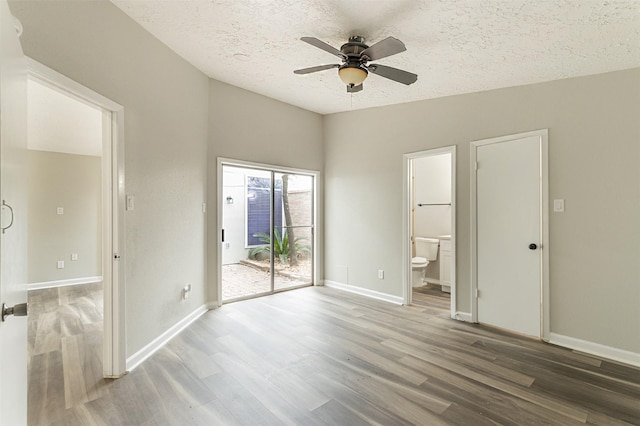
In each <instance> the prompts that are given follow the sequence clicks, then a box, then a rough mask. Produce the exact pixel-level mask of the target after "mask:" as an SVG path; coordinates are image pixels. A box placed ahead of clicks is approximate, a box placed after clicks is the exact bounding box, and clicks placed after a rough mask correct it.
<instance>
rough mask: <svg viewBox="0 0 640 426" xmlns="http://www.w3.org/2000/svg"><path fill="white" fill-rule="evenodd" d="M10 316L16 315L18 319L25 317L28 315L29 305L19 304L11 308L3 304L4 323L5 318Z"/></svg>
mask: <svg viewBox="0 0 640 426" xmlns="http://www.w3.org/2000/svg"><path fill="white" fill-rule="evenodd" d="M9 315H15V316H17V317H24V316H26V315H27V304H26V303H18V304H17V305H15V306H12V307H11V308H10V307H8V306H7V304H6V303H3V304H2V321H3V322H4V320H5V318H6V317H8V316H9Z"/></svg>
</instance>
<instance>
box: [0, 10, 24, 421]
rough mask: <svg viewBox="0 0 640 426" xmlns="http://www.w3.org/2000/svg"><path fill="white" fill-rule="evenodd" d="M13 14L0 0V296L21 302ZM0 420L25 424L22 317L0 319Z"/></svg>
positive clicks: (17, 52) (20, 93) (20, 108)
mask: <svg viewBox="0 0 640 426" xmlns="http://www.w3.org/2000/svg"><path fill="white" fill-rule="evenodd" d="M26 75H27V74H26V65H25V62H24V56H23V54H22V49H21V47H20V43H19V41H18V37H17V33H16V29H15V26H14V22H13V17H12V16H11V13H10V11H9V6H8V5H7V2H6V0H0V198H1V199H2V200H3V203H4V204H3V206H2V227H3V228H6V229H4V232H0V300H1V302H4V303H6V304H7V305H8V306H14V305H17V304H20V303H25V302H26V301H27V284H26V283H27V261H26V258H27V191H26V185H25V184H26V182H25V180H26V179H25V178H26V152H27V151H26V146H27V139H26V133H27V78H26ZM0 424H2V425H23V424H27V320H26V317H22V318H21V317H15V316H9V317H8V318H6V321H4V322H0Z"/></svg>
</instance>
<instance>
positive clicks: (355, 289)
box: [324, 280, 404, 305]
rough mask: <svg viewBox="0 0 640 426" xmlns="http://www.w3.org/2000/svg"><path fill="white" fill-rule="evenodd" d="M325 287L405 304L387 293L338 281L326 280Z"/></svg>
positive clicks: (400, 298) (397, 297) (400, 299)
mask: <svg viewBox="0 0 640 426" xmlns="http://www.w3.org/2000/svg"><path fill="white" fill-rule="evenodd" d="M324 285H325V287H331V288H335V289H338V290H343V291H348V292H350V293H355V294H359V295H361V296H366V297H370V298H372V299H378V300H382V301H385V302H389V303H393V304H396V305H402V304H404V300H403V299H402V297H399V296H392V295H390V294H386V293H380V292H379V291H375V290H369V289H366V288H362V287H356V286H353V285H349V284H343V283H339V282H337V281H330V280H324Z"/></svg>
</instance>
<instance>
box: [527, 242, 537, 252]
mask: <svg viewBox="0 0 640 426" xmlns="http://www.w3.org/2000/svg"><path fill="white" fill-rule="evenodd" d="M537 248H538V246H537V245H536V244H535V243H531V244H529V250H535V249H537Z"/></svg>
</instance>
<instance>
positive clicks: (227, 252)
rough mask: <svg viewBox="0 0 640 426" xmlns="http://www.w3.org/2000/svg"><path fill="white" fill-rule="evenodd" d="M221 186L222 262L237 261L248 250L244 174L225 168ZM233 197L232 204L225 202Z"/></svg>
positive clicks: (242, 257) (244, 256) (238, 170)
mask: <svg viewBox="0 0 640 426" xmlns="http://www.w3.org/2000/svg"><path fill="white" fill-rule="evenodd" d="M223 182H224V186H223V188H222V209H223V213H222V217H223V222H222V227H223V228H224V244H223V248H222V264H223V265H229V264H234V263H238V262H239V261H240V260H242V259H246V258H247V254H248V252H249V250H248V249H247V248H246V244H245V233H246V231H245V228H246V211H245V210H246V208H247V203H246V201H245V174H244V172H242V171H241V170H240V169H229V168H225V171H224V174H223ZM229 196H230V197H231V198H233V204H229V203H227V201H226V200H227V197H229Z"/></svg>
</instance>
